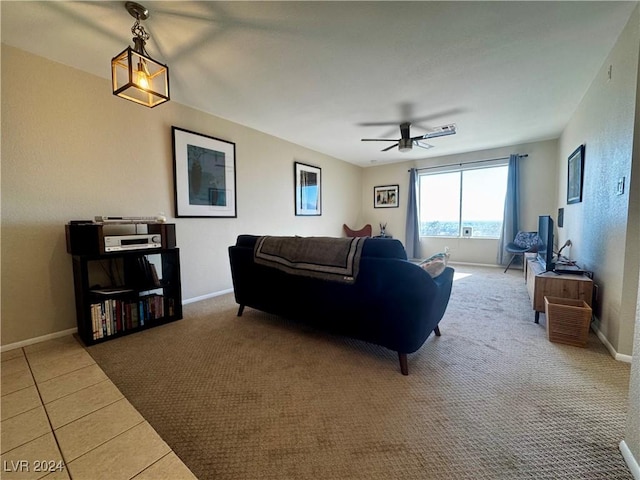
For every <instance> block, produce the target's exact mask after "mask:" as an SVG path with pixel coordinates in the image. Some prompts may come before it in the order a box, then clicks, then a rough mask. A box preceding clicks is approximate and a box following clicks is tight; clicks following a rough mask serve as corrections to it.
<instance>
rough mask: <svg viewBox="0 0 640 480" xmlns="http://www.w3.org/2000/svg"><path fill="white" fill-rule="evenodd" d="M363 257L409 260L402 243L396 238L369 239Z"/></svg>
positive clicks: (363, 250)
mask: <svg viewBox="0 0 640 480" xmlns="http://www.w3.org/2000/svg"><path fill="white" fill-rule="evenodd" d="M362 256H363V257H375V258H397V259H400V260H406V259H407V252H406V251H405V249H404V247H403V246H402V242H400V240H398V239H396V238H367V239H366V240H365V242H364V247H363V248H362Z"/></svg>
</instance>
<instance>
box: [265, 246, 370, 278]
mask: <svg viewBox="0 0 640 480" xmlns="http://www.w3.org/2000/svg"><path fill="white" fill-rule="evenodd" d="M364 240H365V238H364V237H356V238H332V237H271V236H264V237H260V238H259V239H258V241H257V242H256V246H255V249H254V252H253V258H254V261H255V262H256V263H258V264H260V265H265V266H268V267H273V268H277V269H279V270H282V271H285V272H287V273H290V274H293V275H303V276H307V277H314V278H321V279H324V280H331V281H337V282H343V283H353V282H355V280H356V277H357V276H358V268H359V265H360V257H361V255H362V246H363V245H364Z"/></svg>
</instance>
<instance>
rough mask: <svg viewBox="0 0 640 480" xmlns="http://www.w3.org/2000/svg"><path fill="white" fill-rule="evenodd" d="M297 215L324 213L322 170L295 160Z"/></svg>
mask: <svg viewBox="0 0 640 480" xmlns="http://www.w3.org/2000/svg"><path fill="white" fill-rule="evenodd" d="M293 174H294V188H295V202H296V203H295V212H296V215H307V216H308V215H322V177H321V174H322V170H321V169H320V167H314V166H312V165H306V164H304V163H300V162H294V165H293Z"/></svg>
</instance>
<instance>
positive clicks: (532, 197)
mask: <svg viewBox="0 0 640 480" xmlns="http://www.w3.org/2000/svg"><path fill="white" fill-rule="evenodd" d="M454 141H455V138H454ZM511 153H519V154H527V155H528V157H527V158H523V159H522V161H521V162H520V165H521V167H520V177H521V180H522V181H521V192H520V203H521V211H520V219H521V220H520V222H521V224H520V228H521V229H522V230H534V231H535V230H537V229H538V216H539V215H546V214H551V215H553V216H554V218H555V214H556V203H557V202H556V192H557V178H556V170H557V167H556V162H557V158H558V144H557V141H556V140H547V141H543V142H535V143H526V144H522V145H513V146H509V147H501V148H494V149H490V150H482V151H478V152H470V153H463V154H458V155H448V156H443V157H434V158H430V159H425V160H418V161H411V162H404V163H399V164H398V163H396V164H390V165H380V166H375V167H369V168H366V169H365V170H364V172H363V179H362V188H363V192H362V205H363V216H364V217H363V223H371V225H372V226H373V227H374V232H376V231H377V230H378V229H379V227H378V225H379V224H380V223H387V230H388V233H389V234H391V235H393V236H394V237H395V238H399V239H400V240H401V241H402V242H404V240H405V222H406V215H407V192H408V190H407V189H408V185H409V173H408V170H409V168H412V167H417V168H424V167H432V166H437V165H449V164H457V163H465V162H473V161H477V160H490V159H494V158H503V157H508V156H509V155H510V154H511ZM389 184H398V185H400V202H399V207H398V208H373V187H374V186H376V185H389ZM420 245H421V250H422V255H421V256H422V257H428V256H430V255H432V254H433V253H436V252H441V251H442V250H443V248H444V247H445V246H446V247H449V250H450V252H451V260H452V261H457V262H465V263H481V264H489V265H492V264H496V255H497V250H498V240H493V239H478V238H470V239H469V238H429V237H422V238H421V239H420Z"/></svg>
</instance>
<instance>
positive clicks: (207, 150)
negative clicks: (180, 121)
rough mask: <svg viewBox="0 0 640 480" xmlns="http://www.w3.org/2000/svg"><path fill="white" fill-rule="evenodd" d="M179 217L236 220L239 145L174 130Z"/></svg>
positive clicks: (176, 192) (175, 177) (176, 194)
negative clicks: (237, 154) (230, 218)
mask: <svg viewBox="0 0 640 480" xmlns="http://www.w3.org/2000/svg"><path fill="white" fill-rule="evenodd" d="M171 133H172V135H173V179H174V185H175V206H176V217H234V218H235V217H237V212H236V144H235V143H232V142H227V141H226V140H220V139H219V138H214V137H209V136H207V135H202V134H200V133H195V132H190V131H189V130H183V129H182V128H178V127H171Z"/></svg>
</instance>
